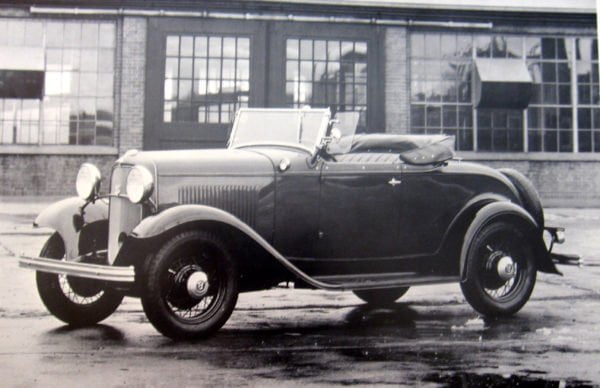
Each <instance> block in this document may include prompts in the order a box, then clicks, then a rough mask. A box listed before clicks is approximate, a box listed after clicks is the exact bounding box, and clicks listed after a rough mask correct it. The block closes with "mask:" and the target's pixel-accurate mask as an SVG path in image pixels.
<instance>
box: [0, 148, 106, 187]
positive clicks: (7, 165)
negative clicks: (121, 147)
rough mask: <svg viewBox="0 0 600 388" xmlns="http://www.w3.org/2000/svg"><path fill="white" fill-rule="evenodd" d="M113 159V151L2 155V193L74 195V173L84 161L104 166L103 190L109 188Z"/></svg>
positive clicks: (0, 168) (100, 166) (75, 173)
mask: <svg viewBox="0 0 600 388" xmlns="http://www.w3.org/2000/svg"><path fill="white" fill-rule="evenodd" d="M114 161H115V157H114V156H112V155H107V156H94V155H19V154H15V155H0V171H1V174H2V179H1V181H2V187H0V195H11V196H23V195H65V196H69V195H70V196H75V195H77V193H76V191H75V177H76V176H77V172H78V171H79V167H80V166H81V164H82V163H85V162H89V163H93V164H95V165H96V166H97V167H98V168H99V169H100V170H101V172H102V178H103V179H102V186H101V187H102V188H101V190H106V189H107V188H108V186H109V184H108V181H107V180H108V177H109V174H110V167H111V165H112V163H113V162H114Z"/></svg>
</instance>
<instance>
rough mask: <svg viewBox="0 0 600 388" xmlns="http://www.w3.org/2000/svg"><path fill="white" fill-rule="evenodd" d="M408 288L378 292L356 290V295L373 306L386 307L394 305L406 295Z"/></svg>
mask: <svg viewBox="0 0 600 388" xmlns="http://www.w3.org/2000/svg"><path fill="white" fill-rule="evenodd" d="M407 291H408V287H397V288H384V289H376V290H356V291H352V292H354V295H356V296H358V297H359V298H360V299H362V300H363V301H365V302H367V303H368V304H370V305H373V306H385V305H389V304H392V303H394V302H395V301H397V300H398V299H399V298H400V297H401V296H402V295H404V294H406V292H407Z"/></svg>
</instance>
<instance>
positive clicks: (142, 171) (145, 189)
mask: <svg viewBox="0 0 600 388" xmlns="http://www.w3.org/2000/svg"><path fill="white" fill-rule="evenodd" d="M153 189H154V178H153V177H152V173H150V171H148V169H147V168H146V167H143V166H134V167H133V168H132V169H131V171H129V175H127V196H128V197H129V200H130V201H131V202H133V203H140V202H142V201H143V200H145V199H147V198H148V197H149V196H150V194H152V190H153Z"/></svg>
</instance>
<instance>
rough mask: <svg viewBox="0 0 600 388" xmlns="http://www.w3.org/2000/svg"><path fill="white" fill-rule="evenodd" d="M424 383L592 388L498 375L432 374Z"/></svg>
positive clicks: (489, 387) (577, 382) (571, 382)
mask: <svg viewBox="0 0 600 388" xmlns="http://www.w3.org/2000/svg"><path fill="white" fill-rule="evenodd" d="M530 373H532V374H545V372H540V371H531V372H530ZM423 381H424V382H428V383H438V384H440V385H441V386H442V387H486V388H501V387H534V388H535V387H540V388H555V387H556V388H569V387H578V388H583V387H592V384H591V382H589V381H580V380H552V379H545V378H543V377H534V376H527V375H525V376H519V375H510V376H502V375H498V374H491V373H489V374H488V373H486V374H476V373H452V374H440V373H432V374H429V375H427V376H425V378H424V379H423Z"/></svg>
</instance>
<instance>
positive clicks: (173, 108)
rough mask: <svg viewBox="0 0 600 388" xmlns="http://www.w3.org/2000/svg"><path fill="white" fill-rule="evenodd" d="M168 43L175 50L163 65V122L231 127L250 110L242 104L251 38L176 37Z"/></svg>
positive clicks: (248, 73) (245, 92) (246, 88)
mask: <svg viewBox="0 0 600 388" xmlns="http://www.w3.org/2000/svg"><path fill="white" fill-rule="evenodd" d="M167 42H171V46H172V49H171V50H170V53H171V55H168V56H167V57H166V62H165V79H164V85H165V86H164V99H165V104H164V112H163V120H164V121H165V122H198V123H207V122H211V123H229V122H230V121H231V120H232V118H233V117H234V113H235V111H236V110H237V109H239V107H240V106H242V104H244V106H247V100H242V99H243V98H244V97H247V96H248V93H249V89H250V87H249V82H248V81H249V79H250V61H249V59H248V58H249V57H250V51H249V50H250V39H249V38H246V37H233V36H215V35H212V36H207V35H197V36H191V35H186V36H175V35H174V36H169V37H168V38H167ZM176 46H177V50H176V49H175V47H176ZM167 51H168V52H169V50H167ZM175 100H176V102H175ZM171 101H172V102H171ZM209 102H210V103H209Z"/></svg>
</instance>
